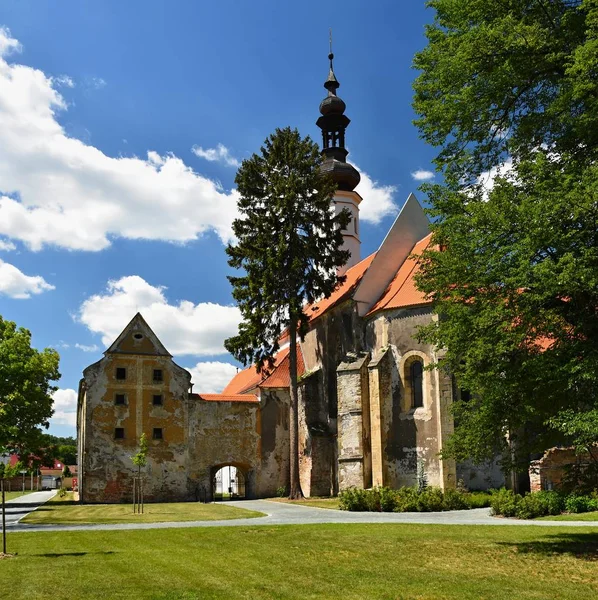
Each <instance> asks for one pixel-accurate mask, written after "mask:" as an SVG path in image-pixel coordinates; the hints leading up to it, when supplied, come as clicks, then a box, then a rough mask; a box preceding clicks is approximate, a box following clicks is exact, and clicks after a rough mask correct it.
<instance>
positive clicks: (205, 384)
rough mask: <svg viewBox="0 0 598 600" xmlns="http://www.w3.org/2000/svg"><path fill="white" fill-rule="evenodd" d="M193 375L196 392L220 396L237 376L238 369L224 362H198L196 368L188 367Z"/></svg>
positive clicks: (192, 379)
mask: <svg viewBox="0 0 598 600" xmlns="http://www.w3.org/2000/svg"><path fill="white" fill-rule="evenodd" d="M187 371H189V372H190V373H191V381H192V382H193V385H194V390H193V391H194V392H196V393H202V392H203V393H204V394H219V393H220V392H221V391H222V390H223V389H224V388H225V387H226V386H227V384H228V382H229V381H230V380H231V379H232V378H233V377H234V376H235V375H236V373H237V367H234V366H233V365H231V364H229V363H224V362H216V361H212V362H198V363H197V364H196V365H195V366H194V367H187Z"/></svg>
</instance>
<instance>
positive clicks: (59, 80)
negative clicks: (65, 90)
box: [52, 75, 75, 88]
mask: <svg viewBox="0 0 598 600" xmlns="http://www.w3.org/2000/svg"><path fill="white" fill-rule="evenodd" d="M52 82H53V83H55V84H56V85H58V86H65V87H69V88H74V87H75V82H74V81H73V80H72V78H71V77H69V76H68V75H58V76H57V77H53V78H52Z"/></svg>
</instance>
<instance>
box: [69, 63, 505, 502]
mask: <svg viewBox="0 0 598 600" xmlns="http://www.w3.org/2000/svg"><path fill="white" fill-rule="evenodd" d="M329 58H330V72H329V75H328V78H327V80H326V83H325V88H326V89H327V90H328V95H327V97H326V98H325V99H324V100H323V101H322V103H321V105H320V113H321V116H320V118H319V119H318V121H317V125H318V126H319V127H320V128H321V130H322V138H323V150H322V151H323V154H324V159H325V160H324V165H323V168H324V170H326V171H327V172H329V173H330V174H331V176H332V177H333V178H334V179H335V181H336V183H337V186H338V191H337V193H336V194H335V196H334V198H333V199H332V202H333V205H334V207H335V209H336V210H337V211H339V210H342V209H343V208H347V209H348V210H350V212H351V214H352V217H353V219H352V221H351V223H350V224H349V226H348V229H347V231H345V232H344V238H345V245H346V248H347V249H349V250H350V251H351V259H350V261H349V263H348V265H347V267H346V268H347V270H346V281H345V283H344V284H343V285H342V286H341V287H339V288H338V289H337V290H336V291H335V292H334V293H333V294H332V296H331V297H330V298H327V299H325V300H322V301H321V302H318V303H316V304H315V305H313V306H309V307H306V310H307V311H308V315H309V318H310V328H309V332H308V333H307V335H306V337H305V340H304V341H302V342H300V343H299V344H298V350H299V352H298V368H299V375H300V385H299V403H300V477H301V486H302V489H303V492H304V494H306V495H308V496H310V495H311V496H314V495H329V494H335V493H337V492H338V491H339V490H342V489H345V488H348V487H351V486H357V487H370V486H372V485H385V486H390V487H399V486H402V485H415V484H418V483H423V482H425V483H427V484H428V485H435V486H440V487H442V488H446V487H452V486H454V485H455V484H456V482H457V480H459V479H462V480H463V481H464V483H465V484H466V485H468V486H469V487H471V488H474V489H483V488H487V487H496V486H500V485H503V484H504V479H503V477H502V475H501V474H500V472H499V471H498V470H497V469H490V468H489V469H484V470H480V469H478V468H475V467H473V466H472V465H468V464H461V465H457V464H455V463H454V461H450V460H446V461H443V460H441V459H440V457H439V452H440V450H441V448H442V446H443V441H444V440H445V439H446V438H447V436H449V435H450V434H451V432H452V428H453V423H452V417H451V413H450V405H451V402H452V399H453V393H454V390H453V386H452V382H451V380H450V378H449V377H448V376H446V375H445V374H443V373H441V372H439V371H437V370H426V368H425V367H426V366H428V365H429V364H430V363H432V362H436V361H437V360H438V359H439V358H441V357H440V356H439V355H438V351H437V349H436V348H434V347H431V346H430V345H427V344H424V343H421V342H419V341H418V340H417V337H416V332H417V329H418V327H419V326H420V325H422V324H426V323H429V322H430V321H431V320H433V319H436V318H437V317H436V315H435V314H434V313H433V311H432V309H431V306H430V303H429V302H428V301H427V299H426V298H425V297H424V296H423V295H422V294H421V293H420V292H419V291H418V289H417V287H416V285H415V281H414V275H415V273H416V272H417V269H418V258H417V255H418V253H420V252H422V251H423V250H424V249H425V248H426V247H427V246H428V245H429V243H430V235H429V223H428V220H427V217H426V216H425V214H424V212H423V210H422V208H421V206H420V204H419V203H418V201H417V199H416V198H415V196H413V195H410V196H409V198H408V199H407V201H406V202H405V204H404V206H403V208H402V210H401V212H400V214H399V215H398V217H397V218H396V220H395V222H394V224H393V225H392V227H391V228H390V230H389V232H388V234H387V235H386V237H385V239H384V240H383V241H382V243H381V245H380V247H379V249H378V251H377V252H375V253H374V254H372V255H371V256H368V257H366V258H364V259H361V257H360V240H359V204H360V202H361V200H362V199H361V197H360V196H359V194H358V193H357V192H356V191H355V188H356V186H357V184H358V183H359V173H358V172H357V171H356V170H355V168H354V167H353V166H352V165H350V164H349V163H347V162H346V158H347V154H348V152H347V150H346V148H345V130H346V127H347V126H348V124H349V122H350V121H349V119H348V118H347V116H346V115H345V114H344V113H345V109H346V106H345V103H344V102H343V101H342V100H341V99H340V98H339V97H338V96H337V89H338V87H339V83H338V81H337V79H336V77H335V74H334V71H333V68H332V58H333V56H332V55H330V57H329ZM197 387H199V388H201V382H198V384H197ZM288 414H289V366H288V341H286V340H284V339H283V340H281V350H280V352H279V353H278V355H277V357H276V363H275V367H274V369H273V371H272V372H270V373H267V374H259V373H257V372H256V370H255V368H254V367H250V368H248V369H245V370H243V371H240V372H239V373H238V374H237V375H236V376H235V377H234V378H233V380H232V381H231V382H230V383H229V384H228V385H227V387H226V388H225V390H224V391H223V393H222V394H201V393H198V394H194V393H191V392H190V374H189V373H188V372H187V371H185V370H184V369H182V368H181V367H179V366H177V365H176V364H175V363H174V362H173V361H172V357H171V356H170V354H169V353H168V352H167V350H166V349H165V348H164V347H163V346H162V344H161V343H160V341H159V340H158V339H157V337H156V336H155V334H154V333H153V332H152V331H151V329H150V328H149V326H148V325H147V323H145V321H144V320H143V318H142V317H141V315H136V316H135V318H134V319H133V320H132V321H131V323H129V325H128V326H127V327H126V328H125V330H124V331H123V333H122V334H121V335H120V336H119V338H118V339H117V340H116V341H115V342H114V344H113V345H112V346H111V347H110V348H109V349H108V350H107V351H106V352H105V356H104V358H102V359H101V360H100V361H99V362H98V363H96V364H94V365H91V366H90V367H88V368H87V369H86V370H85V372H84V377H83V380H82V382H81V386H80V392H79V406H78V434H79V464H80V466H81V468H80V492H81V499H82V500H83V501H90V502H99V501H102V502H105V501H113V502H117V501H122V500H125V499H128V498H130V496H131V490H132V479H131V477H132V475H133V470H132V464H131V460H130V456H131V455H132V454H134V452H135V450H136V448H137V444H138V440H139V438H140V436H141V434H142V433H145V434H146V435H147V436H148V438H149V439H150V452H149V466H148V472H147V475H146V479H147V484H146V494H147V496H148V499H150V500H165V499H180V500H191V499H195V498H197V497H199V496H200V495H201V494H202V493H203V494H204V495H206V494H207V495H208V496H210V495H211V494H212V491H213V479H214V476H215V473H216V471H217V470H218V469H219V468H220V467H222V466H224V465H233V466H235V467H237V469H238V471H239V473H240V476H242V477H243V478H244V480H245V484H246V490H245V491H246V495H247V496H249V497H260V496H262V497H263V496H270V495H274V494H275V492H276V490H277V488H279V487H285V486H287V484H288V477H289V430H288Z"/></svg>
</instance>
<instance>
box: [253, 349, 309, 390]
mask: <svg viewBox="0 0 598 600" xmlns="http://www.w3.org/2000/svg"><path fill="white" fill-rule="evenodd" d="M285 350H286V355H285V357H284V358H283V359H282V360H280V362H279V364H278V366H277V367H276V368H275V369H274V371H273V372H272V374H271V375H269V376H268V377H266V379H264V381H262V383H260V387H264V388H288V387H289V386H290V385H291V371H290V362H291V361H290V358H289V348H285ZM304 373H305V363H304V362H303V352H301V346H299V344H297V377H301V375H303V374H304Z"/></svg>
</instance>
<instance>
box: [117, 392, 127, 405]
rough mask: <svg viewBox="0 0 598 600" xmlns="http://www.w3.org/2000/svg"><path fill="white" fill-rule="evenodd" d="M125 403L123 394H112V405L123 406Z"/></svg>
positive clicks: (125, 398) (125, 399)
mask: <svg viewBox="0 0 598 600" xmlns="http://www.w3.org/2000/svg"><path fill="white" fill-rule="evenodd" d="M126 403H127V397H126V396H125V395H124V394H114V404H117V405H118V406H123V405H124V404H126Z"/></svg>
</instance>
